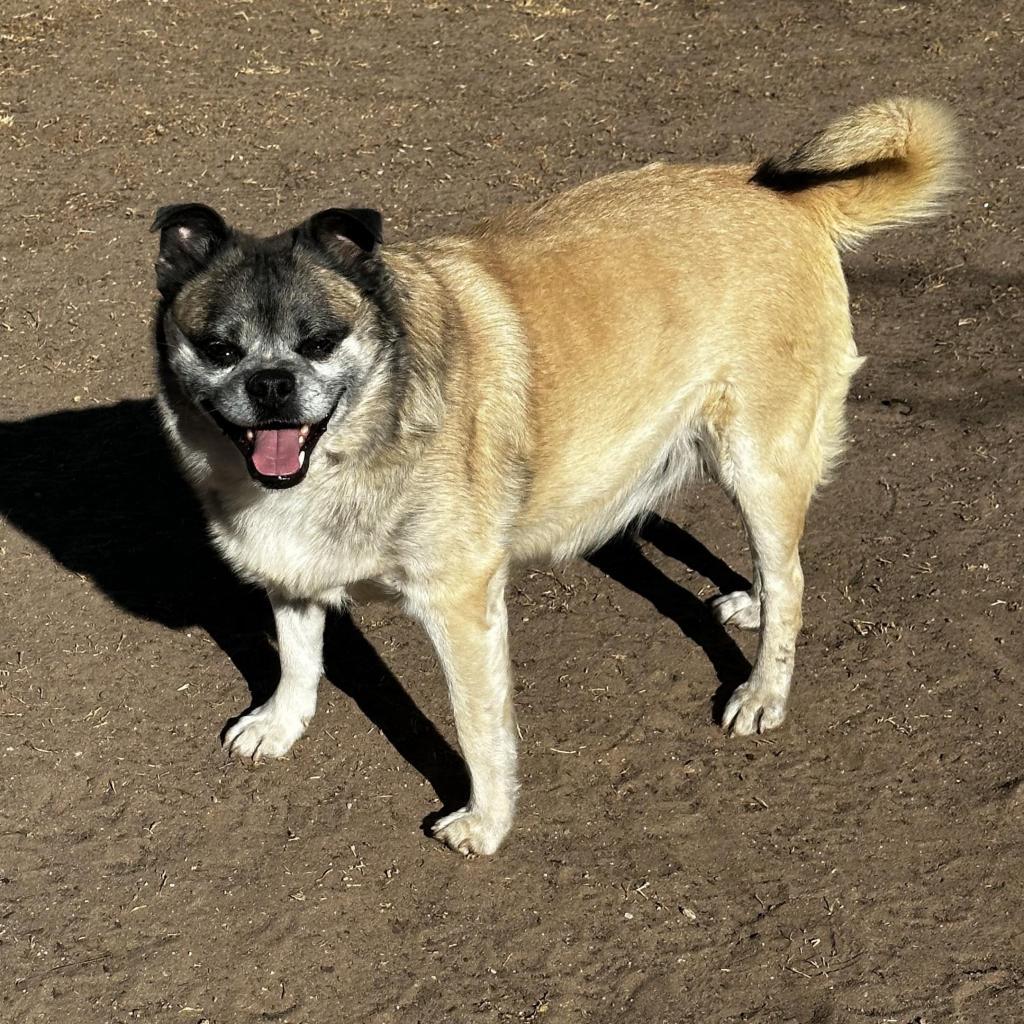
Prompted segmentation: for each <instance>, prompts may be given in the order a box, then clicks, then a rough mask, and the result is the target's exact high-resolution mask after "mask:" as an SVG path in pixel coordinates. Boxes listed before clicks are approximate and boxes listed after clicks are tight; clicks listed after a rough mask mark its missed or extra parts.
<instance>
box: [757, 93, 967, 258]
mask: <svg viewBox="0 0 1024 1024" xmlns="http://www.w3.org/2000/svg"><path fill="white" fill-rule="evenodd" d="M956 164H957V145H956V128H955V125H954V122H953V118H952V115H951V114H950V113H949V112H948V111H947V110H946V109H945V108H944V107H943V106H941V105H940V104H938V103H932V102H930V101H927V100H916V99H890V100H883V101H882V102H880V103H871V104H868V105H867V106H864V107H860V108H859V109H857V110H855V111H854V112H853V113H852V114H849V115H848V116H847V117H844V118H841V119H840V120H838V121H835V122H834V123H833V124H831V125H829V127H828V128H826V129H825V130H824V131H823V132H819V133H818V134H817V135H815V136H814V137H813V138H812V139H809V140H808V141H807V142H805V143H804V144H803V145H802V146H801V147H800V148H799V149H798V150H797V151H796V152H795V153H793V155H792V156H789V157H786V158H785V159H770V160H765V161H764V163H762V164H761V165H760V166H759V167H758V168H757V170H756V171H755V173H754V176H753V178H752V179H751V181H753V182H754V183H755V184H757V185H762V186H764V187H765V188H769V189H772V190H773V191H775V192H780V193H784V194H786V195H790V196H792V197H793V198H794V199H795V200H796V201H799V202H807V203H811V204H813V205H814V206H815V208H816V209H817V210H818V211H820V213H821V215H822V216H823V217H824V218H825V220H826V222H827V224H828V226H829V229H830V230H831V232H832V235H833V237H834V238H835V240H836V243H837V244H838V245H839V246H840V247H842V248H850V247H852V246H854V245H856V244H857V243H858V242H859V241H860V240H861V239H862V238H863V237H864V236H865V235H868V234H870V233H871V232H872V231H878V230H880V229H881V228H886V227H892V226H893V225H896V224H901V223H903V222H904V221H909V220H915V219H917V218H919V217H927V216H929V215H930V214H932V213H934V212H936V210H937V208H938V205H939V203H940V201H941V200H942V199H943V198H944V197H945V196H946V195H948V194H949V193H950V192H951V191H952V190H953V189H954V188H955V187H956V170H957V167H956Z"/></svg>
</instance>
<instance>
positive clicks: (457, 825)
mask: <svg viewBox="0 0 1024 1024" xmlns="http://www.w3.org/2000/svg"><path fill="white" fill-rule="evenodd" d="M509 824H510V823H509V822H498V821H495V820H494V819H491V818H485V817H484V816H483V815H481V814H479V813H478V812H477V811H474V810H472V809H471V808H469V807H463V808H462V810H461V811H456V812H455V813H454V814H449V815H448V816H447V817H444V818H442V819H441V820H440V821H439V822H437V824H435V825H434V827H433V828H432V829H431V832H433V834H434V836H435V838H437V839H440V840H441V842H443V843H447V844H448V846H450V847H451V848H452V849H453V850H456V851H458V852H459V853H461V854H463V855H465V856H468V855H469V854H471V853H479V854H484V855H486V854H491V853H494V851H495V850H497V849H498V847H499V846H501V841H502V840H503V839H504V838H505V836H506V834H507V833H508V830H509Z"/></svg>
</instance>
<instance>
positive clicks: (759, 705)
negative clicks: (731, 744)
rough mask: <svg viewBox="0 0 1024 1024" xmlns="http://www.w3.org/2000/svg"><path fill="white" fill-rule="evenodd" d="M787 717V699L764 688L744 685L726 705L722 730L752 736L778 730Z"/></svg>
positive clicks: (748, 684) (736, 734) (735, 734)
mask: <svg viewBox="0 0 1024 1024" xmlns="http://www.w3.org/2000/svg"><path fill="white" fill-rule="evenodd" d="M785 717H786V701H785V698H783V697H780V696H779V695H778V694H776V693H773V692H772V691H771V690H766V689H764V688H763V687H761V688H758V687H751V686H750V683H744V684H743V685H742V686H741V687H740V688H739V689H738V690H737V691H736V692H735V693H734V694H733V695H732V699H731V700H730V701H729V703H728V705H726V708H725V714H724V715H722V728H723V729H725V730H726V731H727V732H731V733H732V734H733V735H734V736H750V735H752V734H753V733H755V732H757V733H761V732H767V731H768V730H769V729H775V728H777V727H778V726H780V725H782V722H783V720H784V719H785Z"/></svg>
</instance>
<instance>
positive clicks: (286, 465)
mask: <svg viewBox="0 0 1024 1024" xmlns="http://www.w3.org/2000/svg"><path fill="white" fill-rule="evenodd" d="M206 411H207V412H208V413H209V414H210V416H211V417H212V418H213V421H214V422H215V423H216V424H217V426H218V427H220V429H221V430H222V431H223V432H224V433H225V434H226V435H227V436H228V437H229V438H230V439H231V440H232V441H233V442H234V443H235V447H237V448H238V450H239V451H240V452H241V453H242V455H244V456H245V465H246V468H247V469H248V470H249V476H251V477H252V478H253V480H255V481H256V482H257V483H260V484H262V485H263V486H264V487H272V488H276V489H283V488H285V487H294V486H295V485H296V484H297V483H299V481H301V480H302V479H303V477H305V475H306V472H307V471H308V470H309V460H310V458H311V457H312V455H313V449H314V448H315V447H316V443H317V441H319V440H320V438H321V437H322V436H323V432H324V431H325V430H326V429H327V424H328V422H329V421H330V418H331V416H333V415H334V410H333V409H332V410H331V412H330V413H329V414H328V415H327V416H325V417H324V418H323V419H322V420H320V421H318V422H317V423H261V424H259V425H256V426H251V427H246V426H239V425H238V424H237V423H232V422H231V421H230V420H228V419H225V418H224V417H223V416H221V414H220V413H219V412H217V410H216V409H213V408H211V407H207V409H206Z"/></svg>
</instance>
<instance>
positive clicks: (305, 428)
mask: <svg viewBox="0 0 1024 1024" xmlns="http://www.w3.org/2000/svg"><path fill="white" fill-rule="evenodd" d="M308 436H309V425H308V424H303V425H302V426H301V427H299V437H303V438H305V437H308Z"/></svg>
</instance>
